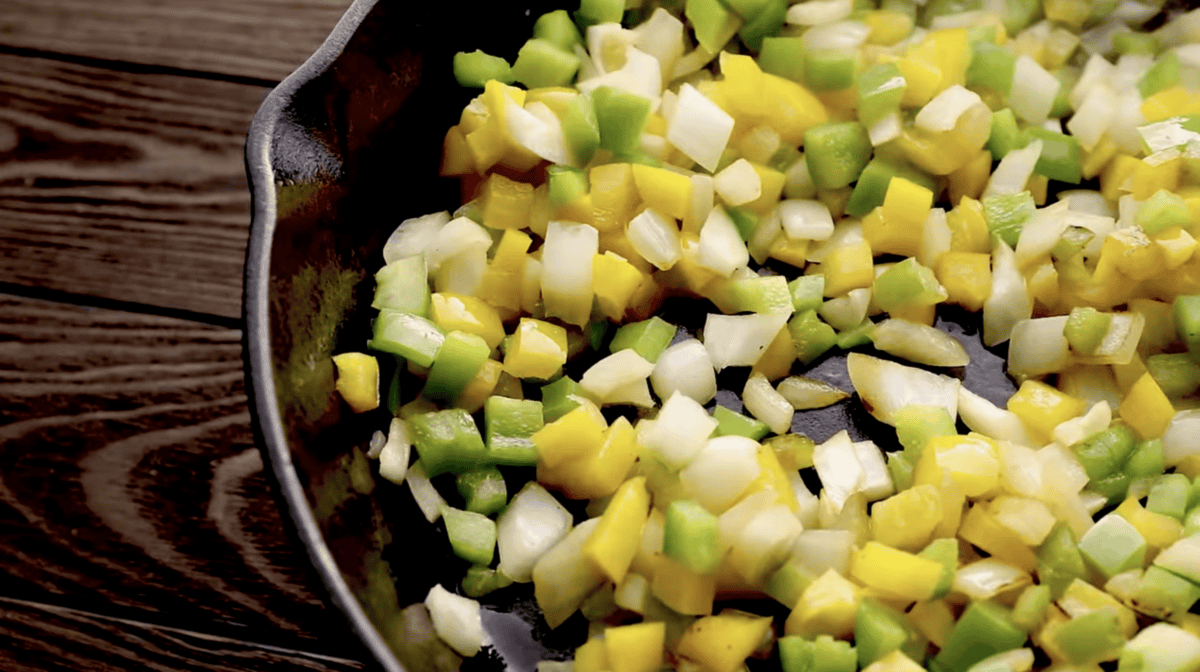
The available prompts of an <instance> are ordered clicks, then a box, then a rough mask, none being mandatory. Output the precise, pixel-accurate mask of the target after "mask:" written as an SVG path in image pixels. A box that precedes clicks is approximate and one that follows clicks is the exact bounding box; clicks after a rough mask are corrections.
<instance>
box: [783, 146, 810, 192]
mask: <svg viewBox="0 0 1200 672" xmlns="http://www.w3.org/2000/svg"><path fill="white" fill-rule="evenodd" d="M783 195H784V196H786V197H788V198H812V197H813V196H816V195H817V185H816V184H815V183H814V182H813V179H812V173H810V172H808V161H806V160H805V159H804V156H803V155H802V156H801V157H800V158H799V159H797V160H796V162H795V163H793V164H792V166H791V168H788V169H787V173H786V174H785V175H784V182H783Z"/></svg>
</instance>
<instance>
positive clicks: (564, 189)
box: [546, 165, 590, 207]
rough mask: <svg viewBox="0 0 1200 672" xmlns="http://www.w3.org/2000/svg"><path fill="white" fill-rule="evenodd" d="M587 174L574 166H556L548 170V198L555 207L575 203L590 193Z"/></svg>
mask: <svg viewBox="0 0 1200 672" xmlns="http://www.w3.org/2000/svg"><path fill="white" fill-rule="evenodd" d="M588 189H590V187H589V185H588V178H587V173H585V172H583V171H582V170H580V169H578V168H574V167H572V166H559V165H554V166H550V167H549V168H547V169H546V196H547V197H548V198H549V199H550V205H553V206H555V207H558V206H562V205H566V204H568V203H571V202H574V201H575V200H576V199H578V198H579V197H580V196H583V195H584V194H586V193H588Z"/></svg>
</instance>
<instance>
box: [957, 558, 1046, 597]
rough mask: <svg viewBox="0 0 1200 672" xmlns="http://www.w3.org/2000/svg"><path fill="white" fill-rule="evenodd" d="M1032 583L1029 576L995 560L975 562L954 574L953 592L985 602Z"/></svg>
mask: <svg viewBox="0 0 1200 672" xmlns="http://www.w3.org/2000/svg"><path fill="white" fill-rule="evenodd" d="M1032 582H1033V579H1032V577H1030V576H1029V574H1027V573H1025V572H1023V571H1021V570H1020V569H1017V568H1016V567H1013V566H1012V565H1009V564H1007V563H1004V562H1001V561H999V560H997V559H995V558H984V559H982V560H976V561H975V562H972V563H971V564H969V565H964V566H963V567H960V568H959V569H958V571H957V572H955V573H954V590H956V591H958V592H960V593H963V594H964V595H966V596H967V597H969V598H971V599H972V600H986V599H989V598H991V597H994V596H996V594H998V593H1000V592H1003V591H1005V590H1009V589H1013V588H1020V587H1021V586H1027V585H1029V584H1030V583H1032Z"/></svg>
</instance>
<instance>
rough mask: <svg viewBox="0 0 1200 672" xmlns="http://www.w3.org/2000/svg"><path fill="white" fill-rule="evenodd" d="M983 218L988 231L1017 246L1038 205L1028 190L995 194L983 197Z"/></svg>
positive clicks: (1009, 244)
mask: <svg viewBox="0 0 1200 672" xmlns="http://www.w3.org/2000/svg"><path fill="white" fill-rule="evenodd" d="M982 203H983V218H984V220H985V221H986V222H987V227H988V231H989V232H990V233H991V234H992V235H993V236H997V237H999V238H1000V240H1003V241H1004V242H1005V243H1007V244H1008V246H1009V247H1011V248H1014V249H1015V248H1016V247H1017V240H1018V239H1019V238H1020V237H1021V229H1023V228H1025V222H1028V221H1029V218H1030V217H1032V216H1033V211H1034V210H1035V209H1036V207H1037V206H1035V205H1034V203H1033V195H1032V194H1030V193H1029V192H1028V191H1022V192H1020V193H1018V194H995V195H992V196H984V197H983V201H982Z"/></svg>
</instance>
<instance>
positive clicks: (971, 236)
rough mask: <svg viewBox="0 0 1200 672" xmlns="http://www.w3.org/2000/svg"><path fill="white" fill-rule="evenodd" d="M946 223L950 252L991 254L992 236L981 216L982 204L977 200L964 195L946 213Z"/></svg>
mask: <svg viewBox="0 0 1200 672" xmlns="http://www.w3.org/2000/svg"><path fill="white" fill-rule="evenodd" d="M946 225H947V226H949V227H950V251H951V252H978V253H980V254H986V255H989V256H990V255H991V252H992V238H991V234H990V233H989V232H988V227H987V220H985V219H984V218H983V205H982V204H981V203H980V202H979V201H977V200H975V199H974V198H970V197H966V196H964V197H963V198H962V199H961V200H960V201H959V202H958V205H957V206H956V207H955V208H954V209H953V210H951V211H950V212H948V213H946Z"/></svg>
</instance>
